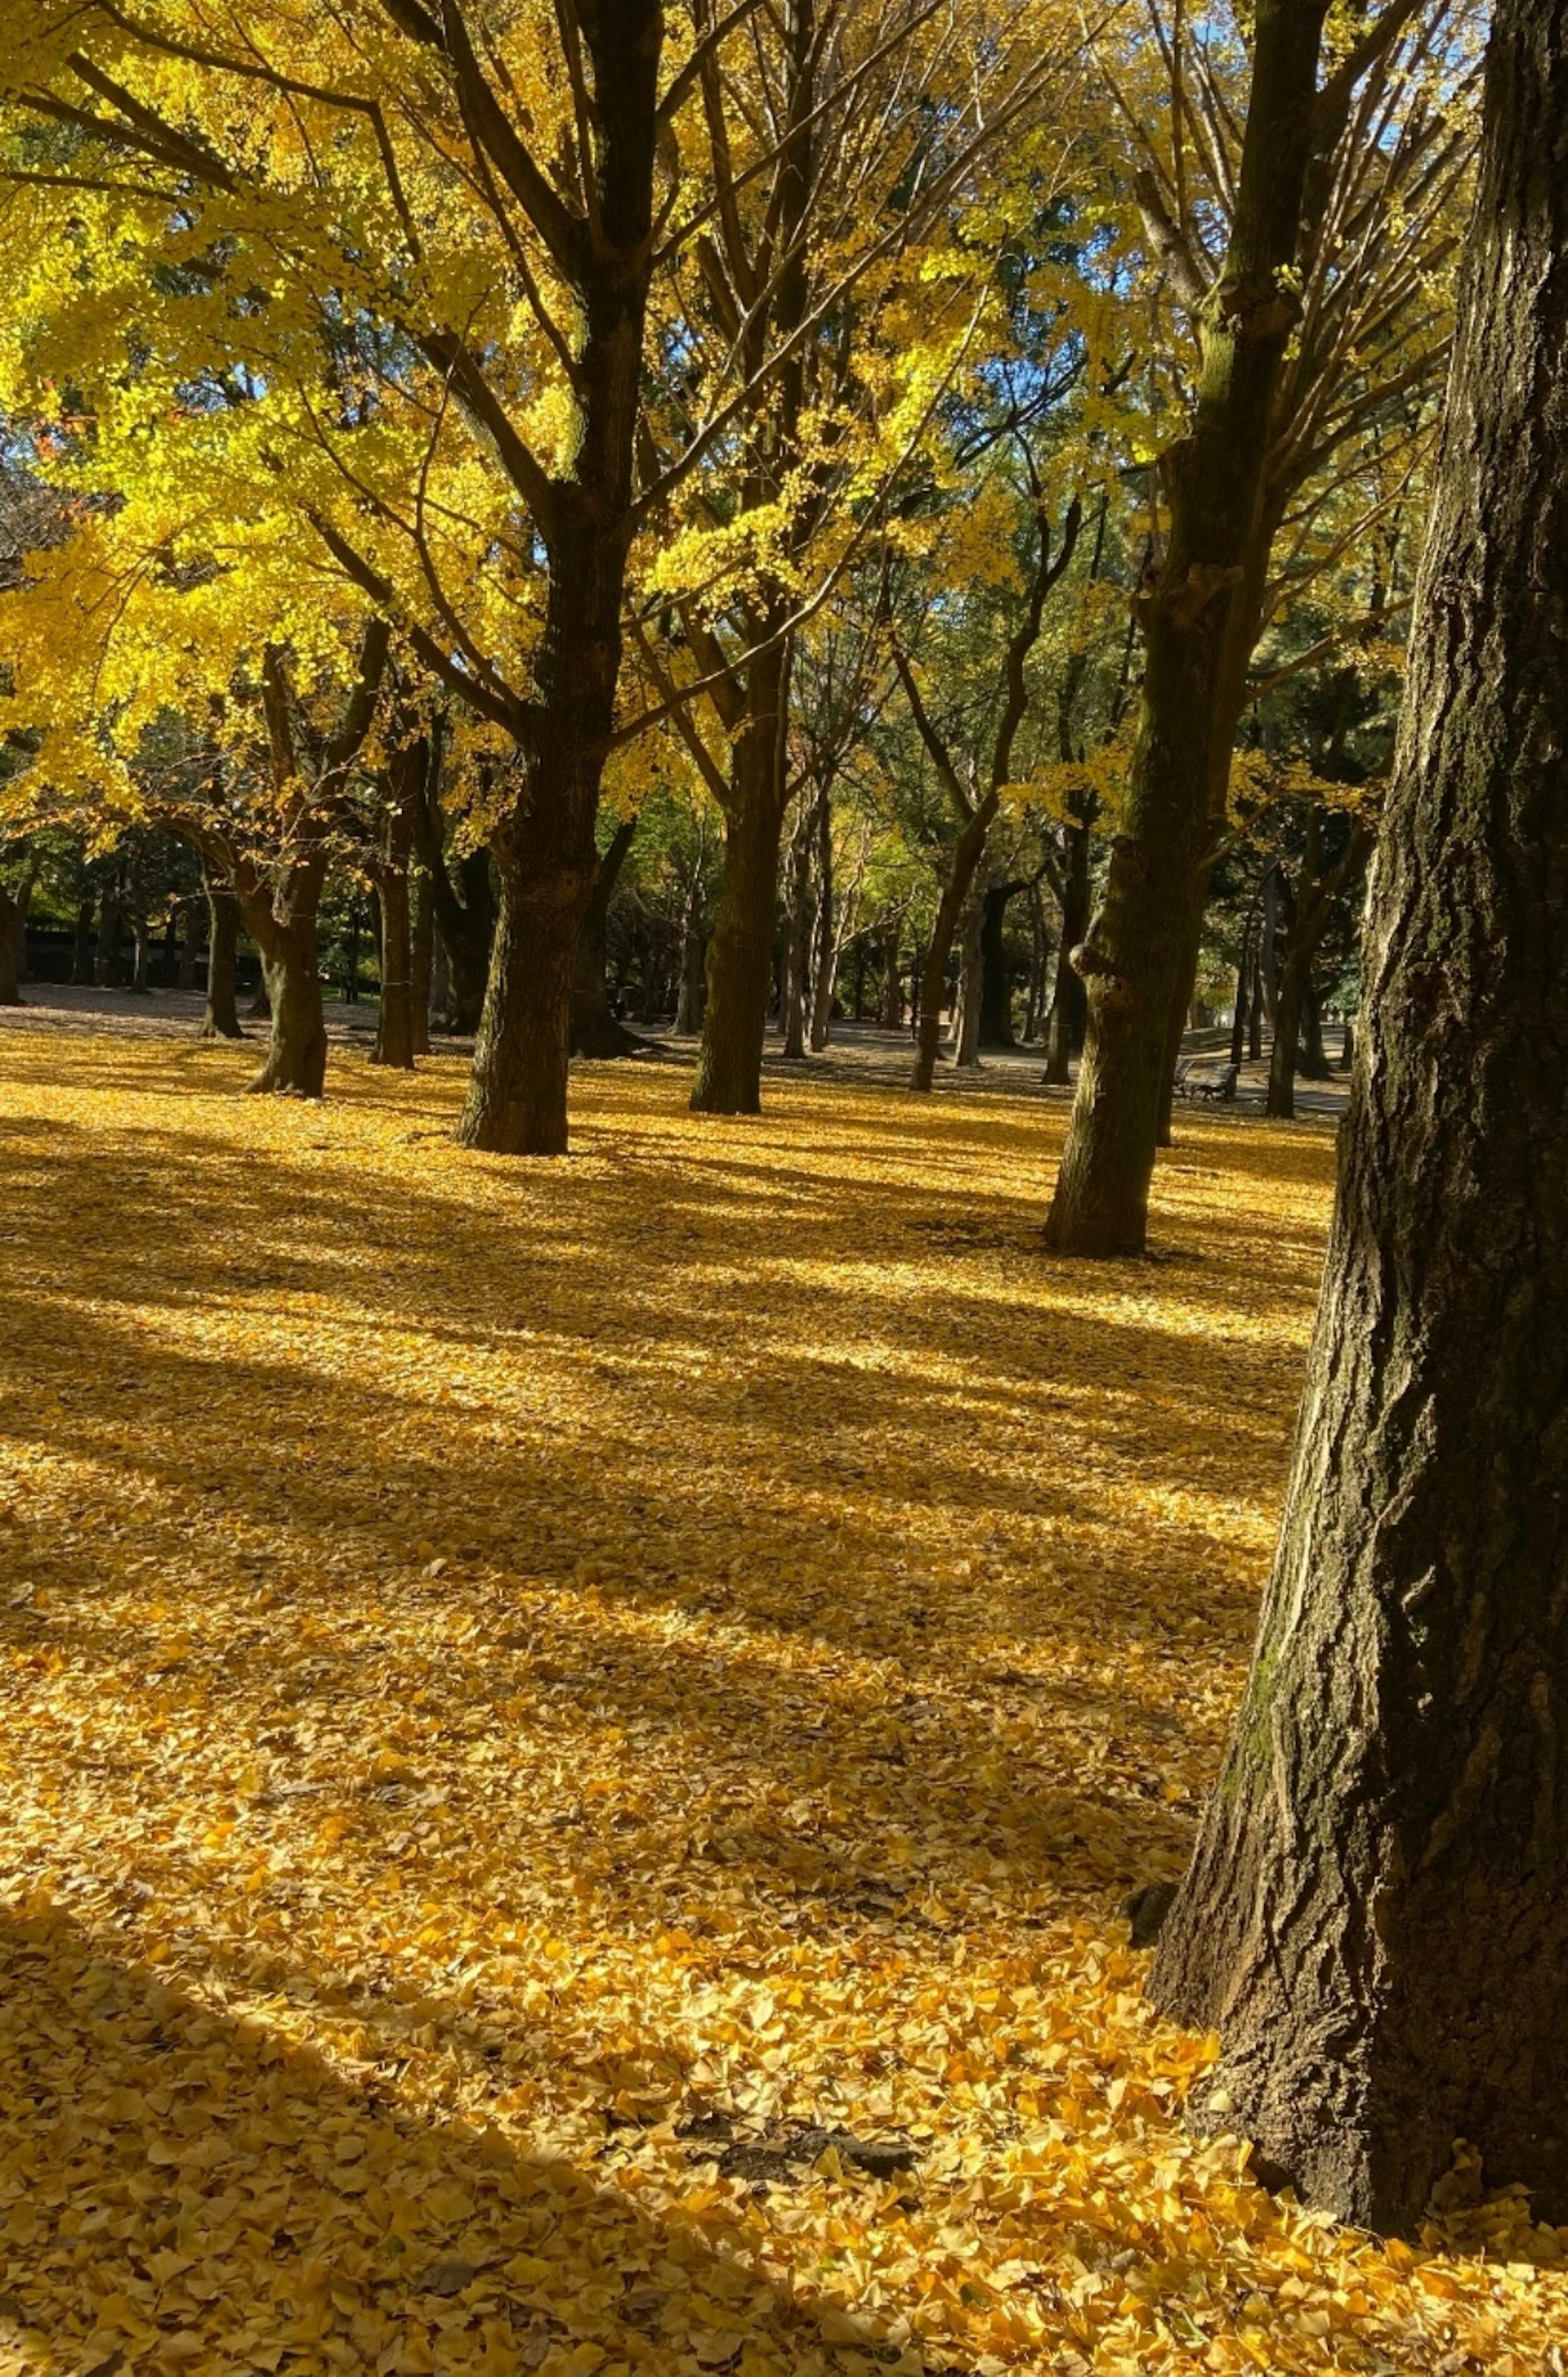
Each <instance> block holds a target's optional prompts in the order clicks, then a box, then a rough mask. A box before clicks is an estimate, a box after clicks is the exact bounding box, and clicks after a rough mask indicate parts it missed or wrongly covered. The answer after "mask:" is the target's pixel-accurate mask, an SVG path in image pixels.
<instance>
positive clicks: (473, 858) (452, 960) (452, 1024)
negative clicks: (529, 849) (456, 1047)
mask: <svg viewBox="0 0 1568 2377" xmlns="http://www.w3.org/2000/svg"><path fill="white" fill-rule="evenodd" d="M431 893H432V896H433V898H434V903H435V927H436V930H437V932H438V933H439V934H440V936H441V939H442V943H443V946H444V947H445V951H446V973H447V1001H446V1015H445V1028H446V1030H447V1031H448V1032H452V1033H457V1034H459V1035H460V1036H462V1037H464V1038H466V1037H467V1036H468V1035H469V1033H475V1032H477V1031H478V1030H479V1023H480V1017H481V1015H482V1013H483V1012H484V993H485V985H487V983H488V982H489V980H490V953H491V950H492V949H493V946H494V942H495V909H496V902H495V886H494V883H493V880H492V869H491V857H490V853H489V851H488V850H474V851H470V852H469V854H468V855H467V856H466V857H465V858H463V859H461V860H460V861H459V863H458V866H457V883H456V885H454V884H453V883H452V880H451V878H450V877H449V876H448V875H447V873H446V870H445V866H444V867H443V868H442V870H441V872H440V873H439V874H437V873H435V872H434V870H433V871H432V875H431Z"/></svg>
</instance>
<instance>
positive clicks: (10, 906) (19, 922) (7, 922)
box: [0, 883, 27, 1007]
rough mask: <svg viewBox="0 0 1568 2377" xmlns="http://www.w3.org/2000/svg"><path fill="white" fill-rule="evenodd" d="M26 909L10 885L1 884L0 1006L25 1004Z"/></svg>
mask: <svg viewBox="0 0 1568 2377" xmlns="http://www.w3.org/2000/svg"><path fill="white" fill-rule="evenodd" d="M26 926H27V910H26V908H25V907H24V906H23V904H22V902H21V900H20V898H19V897H18V894H17V893H16V892H15V891H13V890H11V889H10V888H9V886H8V885H6V884H4V883H0V1007H20V1006H21V1005H22V970H21V963H20V956H19V952H20V947H21V938H22V934H23V932H24V931H25V929H26Z"/></svg>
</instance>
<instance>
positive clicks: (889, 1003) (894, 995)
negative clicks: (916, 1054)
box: [878, 916, 904, 1032]
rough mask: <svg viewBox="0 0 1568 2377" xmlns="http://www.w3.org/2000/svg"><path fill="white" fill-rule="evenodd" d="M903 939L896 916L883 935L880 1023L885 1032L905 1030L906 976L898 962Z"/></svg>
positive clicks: (885, 927)
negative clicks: (900, 944)
mask: <svg viewBox="0 0 1568 2377" xmlns="http://www.w3.org/2000/svg"><path fill="white" fill-rule="evenodd" d="M903 938H904V930H903V925H902V922H901V920H900V919H899V918H898V917H897V916H895V917H894V918H893V919H892V920H891V922H890V923H889V924H887V925H886V926H884V928H883V934H882V1009H881V1013H880V1015H879V1018H878V1021H880V1023H881V1025H882V1028H883V1030H884V1031H885V1032H901V1031H902V1030H903V1028H904V974H903V969H902V967H901V966H900V964H899V962H898V945H899V943H900V941H901V940H902V939H903Z"/></svg>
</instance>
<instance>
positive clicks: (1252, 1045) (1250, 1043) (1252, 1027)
mask: <svg viewBox="0 0 1568 2377" xmlns="http://www.w3.org/2000/svg"><path fill="white" fill-rule="evenodd" d="M1262 1056H1263V952H1262V950H1255V951H1254V952H1253V996H1252V1003H1251V1006H1250V1009H1249V1010H1248V1015H1247V1061H1248V1062H1249V1064H1253V1065H1255V1064H1257V1063H1258V1062H1259V1060H1260V1059H1261V1057H1262Z"/></svg>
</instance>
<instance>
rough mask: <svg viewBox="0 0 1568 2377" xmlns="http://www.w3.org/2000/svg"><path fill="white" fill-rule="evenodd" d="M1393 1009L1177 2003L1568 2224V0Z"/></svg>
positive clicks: (1434, 527) (1166, 2003) (1165, 1991)
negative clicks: (1511, 2184)
mask: <svg viewBox="0 0 1568 2377" xmlns="http://www.w3.org/2000/svg"><path fill="white" fill-rule="evenodd" d="M1480 178H1481V187H1480V193H1479V204H1478V206H1477V209H1476V213H1475V218H1474V221H1473V224H1472V228H1471V233H1470V238H1469V246H1468V251H1467V262H1466V269H1465V275H1464V284H1463V293H1462V301H1461V309H1460V317H1459V328H1458V331H1457V335H1456V345H1455V360H1454V367H1453V373H1452V378H1451V381H1450V388H1449V397H1448V405H1447V413H1446V422H1445V429H1444V436H1443V449H1442V454H1441V458H1440V462H1439V469H1438V481H1437V489H1436V497H1435V509H1434V513H1433V518H1432V521H1431V530H1430V535H1429V543H1428V547H1427V554H1426V559H1425V564H1424V567H1423V572H1422V579H1421V584H1420V590H1419V593H1418V598H1417V610H1416V617H1415V623H1414V627H1413V632H1412V641H1411V652H1410V668H1409V676H1408V690H1407V696H1406V702H1405V710H1404V716H1403V722H1402V726H1401V733H1400V742H1399V748H1398V752H1397V756H1396V767H1395V776H1394V782H1393V785H1392V789H1391V794H1390V798H1389V803H1388V811H1387V821H1386V827H1385V830H1384V836H1383V840H1382V843H1381V847H1380V854H1379V857H1378V861H1377V866H1376V872H1375V876H1374V880H1373V888H1372V899H1371V920H1370V931H1369V937H1368V945H1367V962H1366V997H1365V1008H1364V1012H1365V1017H1366V1022H1365V1028H1364V1032H1363V1033H1362V1035H1361V1039H1360V1050H1359V1054H1358V1062H1357V1073H1356V1081H1355V1092H1354V1096H1353V1099H1352V1104H1351V1111H1350V1116H1349V1119H1348V1125H1347V1129H1346V1147H1345V1155H1344V1162H1343V1167H1342V1173H1341V1180H1340V1188H1339V1196H1338V1201H1337V1206H1336V1216H1335V1224H1334V1232H1333V1238H1332V1242H1331V1246H1330V1251H1329V1258H1328V1268H1327V1273H1326V1279H1325V1284H1324V1295H1323V1300H1322V1303H1321V1305H1320V1308H1319V1311H1318V1320H1317V1328H1316V1333H1315V1337H1314V1340H1313V1351H1312V1356H1311V1364H1310V1368H1309V1372H1308V1382H1307V1396H1306V1402H1305V1406H1304V1409H1303V1414H1302V1419H1301V1431H1300V1437H1299V1440H1298V1444H1297V1449H1296V1456H1295V1466H1294V1473H1293V1475H1292V1479H1291V1484H1290V1488H1289V1499H1288V1501H1287V1506H1286V1512H1285V1519H1284V1524H1283V1529H1282V1533H1281V1536H1280V1542H1279V1549H1278V1553H1277V1559H1276V1564H1275V1571H1274V1577H1273V1581H1272V1583H1271V1586H1270V1589H1269V1593H1268V1596H1267V1600H1266V1603H1265V1609H1264V1615H1263V1620H1262V1626H1261V1630H1260V1632H1259V1636H1258V1642H1257V1647H1256V1650H1255V1652H1254V1655H1253V1669H1252V1675H1251V1678H1250V1680H1249V1683H1248V1686H1247V1690H1246V1696H1245V1699H1244V1701H1243V1703H1242V1706H1241V1714H1240V1716H1239V1718H1238V1720H1237V1724H1236V1728H1235V1732H1234V1734H1233V1737H1232V1739H1231V1742H1230V1746H1229V1753H1228V1756H1227V1759H1226V1762H1225V1766H1224V1770H1223V1772H1222V1774H1221V1776H1220V1780H1219V1784H1218V1788H1217V1790H1216V1792H1215V1794H1214V1797H1213V1798H1212V1799H1211V1801H1210V1803H1209V1806H1208V1809H1207V1811H1206V1816H1205V1819H1204V1822H1203V1825H1202V1828H1201V1831H1200V1834H1199V1838H1198V1843H1197V1847H1196V1851H1195V1853H1194V1858H1193V1861H1192V1865H1191V1867H1190V1869H1189V1870H1188V1873H1187V1876H1186V1879H1185V1881H1183V1883H1182V1888H1181V1891H1180V1893H1179V1894H1178V1896H1177V1899H1176V1903H1175V1905H1174V1907H1173V1909H1172V1911H1171V1914H1170V1917H1169V1919H1168V1921H1167V1924H1166V1927H1165V1929H1164V1931H1163V1934H1162V1936H1161V1939H1160V1943H1159V1951H1158V1958H1157V1961H1156V1965H1155V1969H1154V1975H1153V1980H1152V1988H1153V1992H1154V1995H1155V1998H1156V1999H1157V2001H1158V2003H1159V2004H1160V2005H1161V2006H1162V2007H1164V2008H1165V2009H1166V2010H1167V2011H1168V2012H1169V2013H1172V2014H1175V2015H1177V2016H1179V2017H1180V2018H1182V2020H1185V2021H1189V2022H1194V2023H1202V2024H1205V2025H1213V2026H1214V2027H1215V2028H1216V2029H1218V2032H1219V2034H1220V2038H1221V2042H1222V2046H1221V2054H1220V2059H1219V2062H1218V2068H1217V2070H1216V2072H1214V2074H1213V2077H1212V2079H1211V2081H1210V2083H1209V2084H1208V2086H1207V2095H1206V2108H1207V2113H1208V2117H1209V2118H1211V2119H1213V2120H1216V2121H1223V2122H1224V2124H1225V2125H1226V2126H1228V2127H1238V2128H1240V2129H1241V2130H1242V2131H1244V2132H1246V2133H1247V2134H1249V2135H1250V2136H1251V2137H1253V2139H1254V2140H1255V2141H1256V2144H1257V2147H1258V2149H1259V2156H1260V2167H1265V2166H1267V2165H1272V2166H1274V2167H1275V2168H1277V2170H1278V2171H1280V2172H1282V2173H1283V2174H1285V2175H1287V2176H1288V2177H1289V2178H1290V2179H1291V2180H1294V2181H1295V2183H1296V2185H1297V2186H1298V2187H1299V2188H1300V2190H1301V2192H1302V2193H1303V2194H1304V2195H1305V2196H1306V2197H1307V2198H1308V2199H1309V2200H1310V2201H1311V2202H1313V2203H1314V2204H1322V2205H1324V2206H1326V2207H1327V2208H1328V2209H1330V2210H1332V2211H1334V2212H1336V2213H1337V2214H1339V2215H1341V2216H1345V2217H1348V2218H1351V2219H1355V2220H1360V2221H1363V2222H1366V2223H1368V2224H1369V2225H1371V2226H1372V2227H1373V2228H1380V2229H1385V2230H1396V2229H1406V2228H1409V2227H1410V2226H1411V2225H1412V2224H1413V2223H1414V2222H1416V2221H1417V2220H1418V2219H1419V2218H1420V2214H1421V2212H1422V2210H1423V2207H1424V2206H1425V2204H1426V2203H1427V2201H1428V2198H1429V2195H1430V2192H1431V2187H1432V2183H1433V2181H1434V2180H1436V2179H1437V2178H1438V2177H1439V2176H1440V2175H1441V2174H1442V2173H1443V2170H1444V2168H1446V2166H1447V2165H1448V2162H1449V2159H1450V2156H1451V2154H1452V2152H1453V2149H1454V2145H1455V2141H1456V2140H1459V2139H1464V2140H1466V2141H1467V2143H1468V2144H1469V2145H1470V2146H1471V2147H1472V2148H1473V2149H1475V2150H1478V2151H1479V2154H1480V2156H1481V2157H1482V2159H1483V2166H1484V2168H1485V2171H1486V2173H1487V2175H1488V2176H1489V2177H1490V2178H1491V2180H1494V2181H1522V2182H1523V2183H1524V2184H1525V2185H1526V2186H1527V2187H1528V2188H1530V2189H1531V2190H1532V2191H1533V2192H1535V2194H1536V2197H1537V2201H1538V2208H1539V2209H1540V2210H1541V2211H1542V2212H1543V2213H1544V2214H1545V2215H1546V2216H1547V2217H1549V2218H1555V2219H1558V2220H1562V2219H1564V2218H1568V2030H1565V2029H1564V2025H1563V2020H1562V2004H1563V1999H1564V1994H1565V1991H1568V1747H1565V1744H1568V1419H1565V1416H1564V1415H1565V1414H1568V1134H1565V1133H1564V1130H1563V1115H1564V1109H1565V1103H1568V770H1565V768H1564V763H1563V753H1564V748H1565V747H1568V0H1501V6H1500V7H1499V10H1498V15H1497V19H1496V23H1495V27H1494V30H1493V34H1492V42H1491V59H1490V64H1489V67H1488V75H1487V99H1486V112H1485V125H1484V131H1483V137H1482V160H1481V169H1480Z"/></svg>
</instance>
